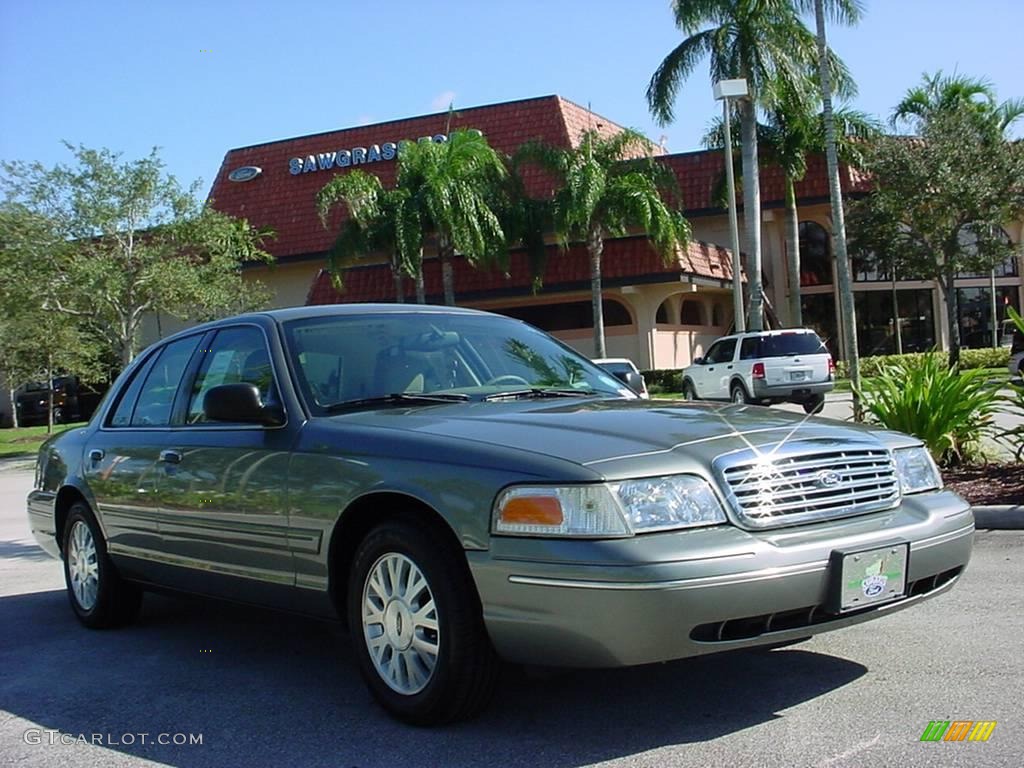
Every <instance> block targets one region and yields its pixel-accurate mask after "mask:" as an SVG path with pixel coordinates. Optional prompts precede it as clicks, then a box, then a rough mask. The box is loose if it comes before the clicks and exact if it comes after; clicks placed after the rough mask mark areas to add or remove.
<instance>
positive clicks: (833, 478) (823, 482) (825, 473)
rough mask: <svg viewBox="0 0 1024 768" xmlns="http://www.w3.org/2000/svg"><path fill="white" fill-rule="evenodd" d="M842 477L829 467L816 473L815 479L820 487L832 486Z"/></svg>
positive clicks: (837, 483)
mask: <svg viewBox="0 0 1024 768" xmlns="http://www.w3.org/2000/svg"><path fill="white" fill-rule="evenodd" d="M841 479H842V478H841V477H839V473H838V472H833V471H832V470H831V469H823V470H822V471H821V472H819V473H818V476H817V477H816V478H815V481H816V482H817V484H818V487H820V488H832V487H833V486H836V485H839V481H840V480H841Z"/></svg>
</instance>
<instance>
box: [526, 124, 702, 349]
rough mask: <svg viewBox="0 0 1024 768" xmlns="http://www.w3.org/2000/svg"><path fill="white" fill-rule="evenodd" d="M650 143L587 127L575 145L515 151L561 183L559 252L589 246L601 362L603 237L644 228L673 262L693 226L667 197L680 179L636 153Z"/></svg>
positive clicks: (556, 207)
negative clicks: (606, 134)
mask: <svg viewBox="0 0 1024 768" xmlns="http://www.w3.org/2000/svg"><path fill="white" fill-rule="evenodd" d="M650 146H651V145H650V142H649V141H648V140H647V139H646V138H644V137H643V136H641V135H640V134H639V133H637V132H636V131H632V130H628V131H622V132H620V133H616V134H614V135H613V136H611V137H602V136H601V135H599V134H598V133H597V131H593V130H588V131H586V132H585V133H584V134H583V136H582V138H581V139H580V143H579V145H578V146H577V147H575V148H569V149H565V148H562V147H551V146H547V145H543V144H537V143H530V144H526V145H524V146H523V147H522V148H520V150H519V152H518V153H517V158H516V159H517V162H529V161H532V162H536V163H537V164H538V165H540V166H541V167H542V168H544V169H546V170H547V171H549V172H550V173H552V174H553V175H554V176H556V177H557V178H558V179H559V181H560V182H561V186H560V187H559V188H558V190H557V191H556V192H555V195H554V199H553V200H552V210H553V218H554V227H555V232H556V234H557V236H558V239H559V241H560V242H561V244H562V247H563V248H567V247H568V245H569V242H570V241H571V240H582V241H584V242H585V243H586V248H587V255H588V257H589V260H590V290H591V305H592V308H593V313H594V352H595V356H596V357H606V348H605V338H604V311H603V309H602V306H601V256H602V254H603V252H604V240H605V238H606V237H609V236H610V237H622V236H624V235H626V234H628V233H629V232H630V231H631V230H632V229H639V230H641V231H643V232H646V233H647V236H648V237H649V238H650V239H651V240H652V241H653V242H654V245H655V247H656V248H657V249H658V251H659V252H661V254H662V255H663V256H664V258H665V259H666V261H668V260H670V259H672V258H673V257H674V256H676V253H677V249H678V248H680V247H681V246H684V245H685V244H686V242H687V241H688V240H689V237H690V225H689V222H687V221H686V219H685V218H683V215H682V214H681V213H680V212H678V211H677V210H674V209H673V208H671V207H670V206H669V205H668V204H666V202H665V199H664V198H663V196H662V195H663V193H665V194H668V193H671V192H672V191H673V187H674V185H675V183H676V181H675V177H674V176H673V175H672V172H671V171H670V170H669V169H668V168H667V167H665V166H663V165H660V164H658V163H655V162H654V161H653V159H652V158H651V157H650V156H639V155H641V153H644V152H647V151H649V150H650ZM630 158H632V159H630Z"/></svg>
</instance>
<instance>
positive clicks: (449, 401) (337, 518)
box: [28, 305, 974, 724]
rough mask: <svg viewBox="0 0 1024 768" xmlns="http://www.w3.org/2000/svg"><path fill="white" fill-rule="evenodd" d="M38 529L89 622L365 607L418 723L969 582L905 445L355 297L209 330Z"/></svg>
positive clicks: (138, 374)
mask: <svg viewBox="0 0 1024 768" xmlns="http://www.w3.org/2000/svg"><path fill="white" fill-rule="evenodd" d="M28 515H29V519H30V523H31V527H32V530H33V532H34V534H35V536H36V538H37V539H38V541H39V542H40V544H41V545H42V546H43V547H44V548H45V549H46V550H47V551H48V552H49V553H51V554H52V555H53V556H55V557H58V558H61V559H62V560H63V563H64V573H65V577H66V582H67V588H68V596H69V600H70V604H71V608H72V610H73V611H74V612H75V614H76V615H77V617H78V618H79V620H80V621H81V622H82V624H84V625H85V626H87V627H92V628H98V627H111V626H117V625H123V624H125V623H127V622H130V621H132V620H133V619H134V618H135V617H136V616H137V615H138V613H139V608H140V604H141V600H142V595H143V593H144V592H145V591H146V590H147V589H155V588H160V589H162V590H177V591H180V592H184V593H191V594H198V595H204V596H209V597H213V598H220V599H227V600H234V601H240V602H245V603H250V604H253V605H259V606H267V607H272V608H277V609H281V610H287V611H298V612H302V613H305V614H310V615H314V616H320V617H324V618H326V619H334V620H341V621H342V622H344V623H345V624H347V626H348V629H349V631H350V635H351V641H352V645H353V648H354V650H355V653H356V656H357V658H358V662H359V667H360V669H361V672H362V675H363V677H364V678H365V680H366V683H367V685H368V686H369V689H370V690H371V691H372V693H373V695H374V696H375V698H376V699H377V701H379V702H380V704H381V705H382V706H383V707H384V708H385V709H387V710H388V711H389V712H390V713H392V714H393V715H395V716H396V717H398V718H401V719H403V720H405V721H407V722H412V723H418V724H436V723H444V722H451V721H453V720H458V719H464V718H467V717H470V716H472V715H474V714H476V713H477V712H479V711H480V710H481V709H483V708H484V707H485V706H486V704H487V702H488V700H489V698H490V696H491V694H492V692H493V691H494V688H495V685H496V680H497V676H498V675H497V673H498V669H499V664H500V663H501V662H502V661H506V662H514V663H522V664H530V665H541V666H555V667H557V666H563V667H618V666H626V665H636V664H647V663H651V662H660V661H666V660H670V659H678V658H682V657H687V656H694V655H697V654H704V653H714V652H718V651H725V650H732V649H735V648H742V647H747V646H757V645H772V644H776V645H777V644H782V643H789V642H794V641H798V640H801V639H804V638H806V637H808V636H810V635H813V634H815V633H818V632H824V631H827V630H832V629H838V628H841V627H845V626H849V625H851V624H855V623H858V622H862V621H868V620H871V619H876V618H880V617H882V616H885V615H887V614H889V613H893V612H895V611H898V610H901V609H904V608H908V607H910V606H913V605H916V604H918V603H919V602H921V601H922V600H924V599H926V598H929V597H932V596H935V595H938V594H940V593H942V592H945V591H947V590H949V589H950V588H952V586H953V585H954V584H955V583H956V581H957V580H958V579H959V577H960V575H961V574H962V573H963V570H964V568H965V567H966V565H967V562H968V560H969V558H970V554H971V540H972V536H973V532H974V521H973V517H972V514H971V510H970V507H969V506H968V505H967V504H966V503H965V502H964V501H963V500H962V499H960V498H959V497H958V496H956V495H955V494H953V493H951V492H949V491H946V490H943V488H942V480H941V478H940V476H939V473H938V471H937V470H936V468H935V465H934V463H933V462H932V460H931V457H930V456H929V455H928V453H927V451H926V450H925V449H924V447H923V446H922V445H921V444H920V442H919V441H918V440H915V439H914V438H911V437H908V436H906V435H902V434H898V433H894V432H887V431H882V430H877V429H870V428H866V427H861V426H854V425H849V424H843V423H840V422H835V421H828V420H824V419H819V418H816V417H798V416H797V415H795V414H789V413H783V412H779V411H773V410H770V409H766V408H761V407H758V406H750V405H744V404H732V403H723V404H707V403H685V402H673V403H670V402H659V401H657V400H642V399H640V398H639V397H637V395H636V394H635V393H634V392H633V391H632V390H631V389H629V388H628V387H626V386H625V385H623V384H622V383H621V382H619V381H618V380H617V379H616V378H614V377H613V376H610V375H609V374H607V373H606V372H604V371H603V370H601V369H600V368H598V367H596V366H595V365H593V364H592V363H591V362H590V361H588V360H587V359H586V358H584V357H582V356H580V355H579V354H577V353H576V352H574V351H573V350H571V349H570V348H568V347H566V346H565V345H563V344H561V343H560V342H558V341H556V340H555V339H553V338H551V337H550V336H547V335H546V334H544V333H542V332H540V331H538V330H536V329H535V328H532V327H531V326H528V325H526V324H524V323H521V322H519V321H516V320H511V319H509V318H505V317H500V316H497V315H492V314H488V313H484V312H476V311H471V310H462V309H453V308H443V307H424V306H407V305H336V306H329V307H307V308H295V309H285V310H277V311H272V312H265V313H254V314H248V315H243V316H239V317H233V318H229V319H226V320H221V321H217V322H214V323H210V324H207V325H203V326H199V327H196V328H191V329H188V330H186V331H182V332H181V333H179V334H177V335H175V336H172V337H170V338H167V339H164V340H162V341H160V342H159V343H157V344H155V345H153V346H152V347H150V348H149V349H147V350H146V351H145V352H143V353H142V354H140V355H139V356H138V357H137V358H136V359H135V360H134V361H133V362H132V363H131V365H129V367H128V368H127V369H126V370H125V371H124V372H123V374H122V375H121V377H120V378H119V379H118V381H117V382H116V383H115V385H114V386H113V387H111V389H110V392H109V393H108V395H107V397H106V398H105V400H104V402H103V403H102V404H101V405H100V407H99V408H98V409H97V411H96V413H95V415H94V416H93V418H92V421H91V422H90V423H89V424H88V426H86V427H84V428H81V429H76V430H72V431H69V432H65V433H63V434H62V435H59V436H57V437H55V438H53V439H51V440H50V441H49V442H47V443H46V444H45V445H44V446H43V447H42V449H41V450H40V453H39V459H38V466H37V471H36V482H35V487H34V489H33V490H32V492H31V493H30V495H29V497H28Z"/></svg>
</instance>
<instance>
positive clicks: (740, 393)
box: [729, 382, 750, 405]
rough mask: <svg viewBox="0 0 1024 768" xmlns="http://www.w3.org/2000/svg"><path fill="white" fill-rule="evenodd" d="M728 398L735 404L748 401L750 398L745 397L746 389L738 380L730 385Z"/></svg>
mask: <svg viewBox="0 0 1024 768" xmlns="http://www.w3.org/2000/svg"><path fill="white" fill-rule="evenodd" d="M729 399H730V400H731V401H732V402H734V403H736V404H737V405H742V404H746V403H749V402H750V398H749V397H747V389H746V387H744V386H743V385H742V384H740V383H739V382H736V383H735V384H733V385H732V388H731V389H730V390H729Z"/></svg>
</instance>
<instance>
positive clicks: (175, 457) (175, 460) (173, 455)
mask: <svg viewBox="0 0 1024 768" xmlns="http://www.w3.org/2000/svg"><path fill="white" fill-rule="evenodd" d="M160 461H163V462H165V463H167V464H181V454H180V453H179V452H178V451H171V450H167V451H160Z"/></svg>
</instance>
